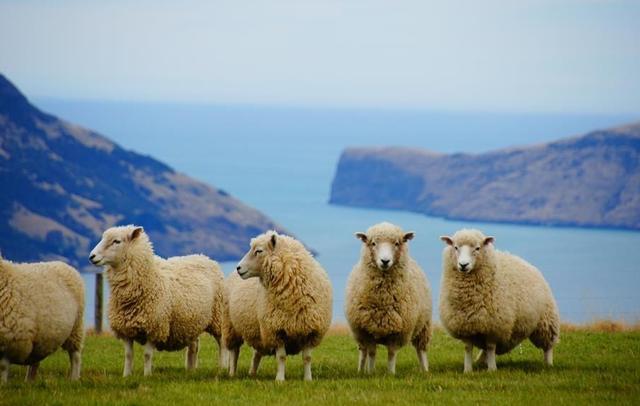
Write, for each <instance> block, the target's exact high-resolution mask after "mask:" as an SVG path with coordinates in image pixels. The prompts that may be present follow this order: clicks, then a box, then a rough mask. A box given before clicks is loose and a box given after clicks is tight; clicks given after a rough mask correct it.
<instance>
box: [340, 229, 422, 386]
mask: <svg viewBox="0 0 640 406" xmlns="http://www.w3.org/2000/svg"><path fill="white" fill-rule="evenodd" d="M355 235H356V237H357V238H359V239H360V240H362V242H363V246H362V252H361V257H360V260H359V261H358V263H357V264H356V265H355V266H354V268H353V270H352V272H351V275H350V276H349V280H348V282H347V292H346V303H345V313H346V316H347V321H348V323H349V326H350V328H351V331H352V333H353V335H354V337H355V339H356V341H357V343H358V347H359V352H360V356H359V360H358V371H359V372H360V371H363V370H364V371H365V372H367V373H371V372H373V370H374V367H375V357H376V345H378V344H382V345H384V346H386V347H387V351H388V370H389V372H390V373H392V374H395V370H396V355H397V351H398V349H400V348H401V347H403V346H404V345H405V344H407V343H408V342H409V341H411V343H412V344H413V346H414V347H415V349H416V354H417V355H418V361H419V362H420V368H421V369H422V370H423V371H428V369H429V363H428V359H427V346H428V345H429V341H430V340H431V290H430V287H429V282H428V281H427V278H426V277H425V275H424V273H423V272H422V270H421V269H420V266H419V265H418V264H417V263H416V262H415V261H414V260H413V259H412V258H411V256H410V255H409V247H408V244H407V243H408V241H409V240H411V239H413V237H414V233H413V232H408V233H405V232H404V231H402V229H401V228H400V227H398V226H395V225H393V224H390V223H386V222H385V223H380V224H376V225H374V226H372V227H370V228H369V229H368V230H367V232H366V233H362V232H359V233H356V234H355Z"/></svg>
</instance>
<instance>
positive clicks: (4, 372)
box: [0, 357, 9, 384]
mask: <svg viewBox="0 0 640 406" xmlns="http://www.w3.org/2000/svg"><path fill="white" fill-rule="evenodd" d="M8 380H9V359H8V358H6V357H3V358H0V384H3V383H7V381H8Z"/></svg>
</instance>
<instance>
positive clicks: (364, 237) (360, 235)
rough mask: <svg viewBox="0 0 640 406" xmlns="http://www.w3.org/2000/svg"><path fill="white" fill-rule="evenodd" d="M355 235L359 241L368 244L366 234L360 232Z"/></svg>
mask: <svg viewBox="0 0 640 406" xmlns="http://www.w3.org/2000/svg"><path fill="white" fill-rule="evenodd" d="M353 235H355V236H356V238H357V239H359V240H362V242H364V243H366V242H367V235H366V234H365V233H361V232H358V233H355V234H353Z"/></svg>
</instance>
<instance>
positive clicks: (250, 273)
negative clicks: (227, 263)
mask: <svg viewBox="0 0 640 406" xmlns="http://www.w3.org/2000/svg"><path fill="white" fill-rule="evenodd" d="M277 241H278V233H276V232H275V231H271V232H268V233H265V234H262V235H260V236H258V237H256V238H254V239H252V240H251V247H250V249H249V251H248V252H247V253H246V254H245V255H244V257H242V259H241V260H240V262H238V266H236V271H237V272H238V275H240V277H241V278H242V279H249V278H253V277H260V276H261V275H262V269H263V264H264V261H265V259H266V258H267V257H268V256H269V255H271V254H272V253H273V251H274V250H275V248H276V245H277Z"/></svg>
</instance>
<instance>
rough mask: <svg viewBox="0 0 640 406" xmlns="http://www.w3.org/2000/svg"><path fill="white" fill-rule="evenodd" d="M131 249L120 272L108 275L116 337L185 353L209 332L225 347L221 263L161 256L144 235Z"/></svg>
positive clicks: (115, 270)
mask: <svg viewBox="0 0 640 406" xmlns="http://www.w3.org/2000/svg"><path fill="white" fill-rule="evenodd" d="M124 228H129V229H131V230H133V229H134V227H133V226H125V227H124ZM120 229H122V227H120ZM129 244H130V247H129V249H128V250H127V251H126V253H125V254H124V255H123V257H122V258H121V263H120V264H119V266H117V267H109V268H108V269H107V277H108V280H109V285H110V289H111V296H110V300H109V323H110V325H111V329H112V330H113V332H114V333H115V334H116V336H117V337H118V338H120V339H133V340H135V341H137V342H139V343H141V344H145V343H146V342H147V341H150V342H151V343H152V344H153V345H154V347H155V348H156V349H158V350H166V351H176V350H180V349H183V348H185V347H186V346H188V345H189V344H190V343H192V342H193V341H194V340H196V339H197V338H198V337H199V336H200V334H202V333H203V332H205V331H207V332H209V333H210V334H211V335H213V336H214V337H215V338H216V340H218V341H219V339H220V335H221V327H222V326H221V324H222V323H221V318H222V304H223V287H222V284H223V278H224V276H223V274H222V271H221V270H220V266H219V265H218V263H217V262H216V261H213V260H211V259H209V258H208V257H206V256H204V255H188V256H183V257H172V258H168V259H163V258H160V257H158V256H155V255H154V253H153V246H152V244H151V242H150V241H149V238H148V237H147V235H146V233H144V232H143V233H142V234H141V235H140V236H139V237H138V238H136V239H135V240H133V241H130V242H129Z"/></svg>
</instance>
